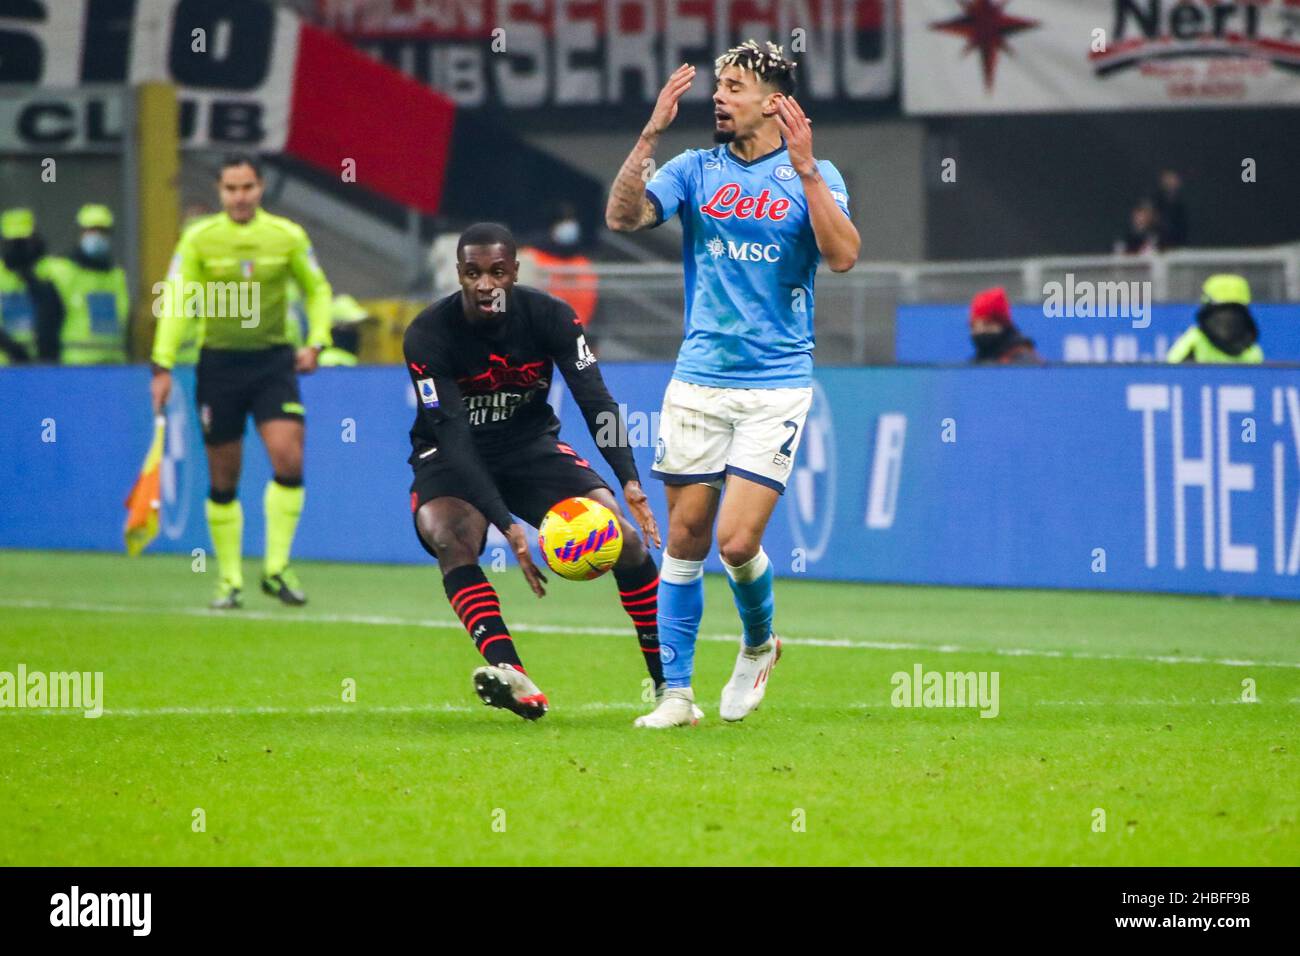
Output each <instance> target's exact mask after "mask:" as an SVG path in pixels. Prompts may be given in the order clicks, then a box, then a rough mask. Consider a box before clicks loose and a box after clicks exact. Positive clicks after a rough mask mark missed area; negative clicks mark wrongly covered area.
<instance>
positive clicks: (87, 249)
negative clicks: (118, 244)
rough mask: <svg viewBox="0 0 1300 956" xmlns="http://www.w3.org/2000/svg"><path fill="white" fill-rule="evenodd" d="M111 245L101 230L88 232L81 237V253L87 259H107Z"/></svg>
mask: <svg viewBox="0 0 1300 956" xmlns="http://www.w3.org/2000/svg"><path fill="white" fill-rule="evenodd" d="M112 245H113V244H112V243H111V242H110V241H109V238H108V236H106V235H104V234H103V233H102V232H88V233H86V234H84V235H83V236H82V237H81V243H80V248H81V254H82V255H83V256H85V257H86V258H87V259H107V258H108V253H109V250H110V249H111V248H112Z"/></svg>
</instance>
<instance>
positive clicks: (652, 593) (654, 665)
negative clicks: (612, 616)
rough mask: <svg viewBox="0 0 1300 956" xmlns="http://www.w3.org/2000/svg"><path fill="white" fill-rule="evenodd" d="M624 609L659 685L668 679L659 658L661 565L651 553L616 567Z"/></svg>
mask: <svg viewBox="0 0 1300 956" xmlns="http://www.w3.org/2000/svg"><path fill="white" fill-rule="evenodd" d="M614 580H615V581H617V582H618V596H619V599H620V600H621V601H622V602H623V610H625V611H627V616H628V617H630V618H631V619H632V624H633V625H634V626H635V627H636V639H637V642H638V643H639V644H640V645H641V653H642V654H643V655H644V656H645V667H646V670H648V671H649V672H650V678H651V680H653V681H654V682H655V687H658V686H659V685H660V684H662V683H663V682H664V665H663V661H661V660H660V659H659V569H658V568H656V567H655V559H654V558H652V557H651V556H650V555H649V553H647V554H646V556H645V560H644V561H642V562H641V563H640V564H638V565H637V566H636V567H634V568H628V569H627V570H625V571H620V570H619V569H618V568H615V569H614Z"/></svg>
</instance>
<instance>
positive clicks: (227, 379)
mask: <svg viewBox="0 0 1300 956" xmlns="http://www.w3.org/2000/svg"><path fill="white" fill-rule="evenodd" d="M195 373H196V384H195V392H196V395H195V398H196V399H197V401H198V405H199V421H200V422H201V423H202V425H203V441H204V444H207V445H222V444H225V443H226V442H232V441H238V440H239V439H240V438H243V437H244V427H245V425H246V423H247V421H248V416H249V415H250V414H251V415H252V416H253V421H254V422H255V423H256V424H258V425H260V424H262V422H265V421H270V420H271V419H275V418H288V419H292V420H294V421H302V420H303V407H302V396H301V395H300V394H299V392H298V374H297V372H295V371H294V349H293V346H291V345H277V346H275V347H273V348H269V349H256V350H249V351H241V350H235V349H206V348H205V349H202V350H200V352H199V364H198V367H197V369H196V370H195Z"/></svg>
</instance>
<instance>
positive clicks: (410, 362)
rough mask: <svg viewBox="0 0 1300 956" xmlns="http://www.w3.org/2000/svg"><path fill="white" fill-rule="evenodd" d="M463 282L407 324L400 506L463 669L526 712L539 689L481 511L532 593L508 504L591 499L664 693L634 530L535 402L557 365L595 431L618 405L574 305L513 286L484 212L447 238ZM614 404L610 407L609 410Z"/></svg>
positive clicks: (644, 564)
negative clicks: (614, 524)
mask: <svg viewBox="0 0 1300 956" xmlns="http://www.w3.org/2000/svg"><path fill="white" fill-rule="evenodd" d="M456 258H457V262H456V271H457V274H458V275H459V277H460V286H461V291H460V292H458V293H455V294H453V295H450V296H447V297H446V298H445V299H441V300H440V301H438V302H435V303H433V305H431V306H429V307H428V308H427V309H425V310H424V311H423V312H421V313H420V314H419V315H418V316H416V318H415V320H414V321H413V322H412V323H411V325H410V327H409V328H408V329H407V330H406V337H405V341H404V344H403V348H404V352H405V356H406V366H407V371H409V372H410V374H411V382H412V384H413V385H414V387H415V393H416V402H417V405H416V408H417V411H416V418H415V424H414V425H413V426H412V427H411V457H410V459H409V461H410V463H411V467H412V468H413V469H414V472H415V478H414V481H413V482H412V484H411V510H412V512H413V517H414V521H415V529H416V533H417V534H418V535H419V538H420V543H421V544H423V545H424V547H425V550H427V551H428V552H429V553H430V554H432V555H433V556H434V557H435V558H437V559H438V563H439V565H440V566H441V568H442V580H443V586H444V587H445V589H446V592H447V598H448V599H449V600H450V601H451V606H452V608H453V609H454V610H455V611H456V614H457V616H458V617H459V618H460V620H461V622H462V623H463V624H464V625H465V629H466V630H467V631H468V632H469V634H470V637H471V638H473V640H474V644H475V646H476V647H477V648H478V650H479V652H480V653H481V654H482V655H483V657H484V658H485V659H486V660H487V666H486V667H480V668H478V669H477V670H475V671H474V688H475V691H476V692H477V693H478V695H479V697H481V698H482V699H483V701H484V703H487V704H491V705H492V706H493V707H504V708H505V709H507V710H510V711H513V712H514V713H516V714H518V715H519V716H520V717H523V718H525V719H528V720H536V719H537V718H539V717H541V716H542V715H544V714H545V713H546V709H547V701H546V696H545V695H544V694H543V693H542V692H541V691H540V690H539V689H538V687H537V685H536V684H534V683H533V681H532V679H531V678H530V677H529V676H528V675H527V674H526V673H525V671H524V667H523V664H522V663H521V662H520V660H519V654H518V652H517V651H516V649H515V645H514V642H513V641H512V640H511V638H510V630H509V629H508V628H507V627H506V623H505V620H504V619H503V618H502V615H501V605H500V602H499V600H498V598H497V593H496V590H495V589H494V588H493V587H492V585H491V584H490V583H489V582H488V579H487V577H486V576H485V575H484V573H483V570H482V569H481V568H480V567H479V564H478V559H479V555H480V554H481V553H482V551H483V547H484V545H485V544H486V542H487V529H488V523H489V522H490V523H492V524H494V525H496V527H498V528H500V529H501V531H502V533H504V534H505V536H506V539H507V540H508V541H509V543H510V547H511V549H512V550H513V551H514V553H515V556H516V557H517V558H518V560H519V566H520V568H521V570H522V571H523V573H524V576H525V577H526V578H527V579H528V584H529V586H530V587H531V588H532V589H533V591H534V592H535V593H536V594H537V596H538V597H542V596H543V595H544V594H545V593H546V591H545V589H544V587H543V584H544V583H545V581H546V579H545V578H544V577H543V576H542V574H541V573H540V572H539V571H538V569H537V567H536V566H535V565H534V564H533V561H532V558H531V557H530V556H529V553H528V540H527V538H526V536H525V532H524V528H523V526H522V525H520V524H518V523H517V522H515V521H514V520H513V519H512V518H511V514H512V513H513V514H516V515H518V516H519V517H520V518H522V519H523V520H524V521H527V522H528V523H529V524H531V525H533V526H534V527H535V526H536V525H538V524H539V523H540V522H541V520H542V518H543V517H544V516H545V514H546V512H547V511H548V510H550V508H551V507H552V506H553V505H554V504H556V503H557V502H559V501H562V500H563V499H565V498H571V497H574V496H579V495H580V496H585V497H588V498H594V499H595V500H596V501H599V502H600V503H601V504H603V505H604V506H605V507H607V508H609V509H610V510H611V511H613V512H614V514H615V515H616V516H617V517H618V522H619V526H620V528H621V530H622V533H623V551H622V554H621V555H620V557H619V559H618V563H617V564H615V565H614V580H615V581H616V582H617V583H618V590H619V595H620V596H621V598H622V602H623V607H624V609H625V610H626V611H627V613H628V616H629V617H631V618H632V623H633V625H634V626H635V628H636V635H637V638H638V641H639V642H640V645H641V651H642V653H643V654H644V656H645V663H646V668H647V670H649V672H650V676H651V678H652V679H653V680H654V683H655V687H656V690H657V691H658V692H659V693H662V692H663V669H662V667H661V665H660V662H659V636H658V627H657V624H656V616H657V613H658V587H659V573H658V571H657V569H656V568H655V563H654V559H653V558H652V557H651V556H650V552H649V550H648V549H647V548H646V546H645V544H644V543H643V541H642V539H641V536H640V535H639V534H638V533H637V532H636V530H635V529H634V528H633V527H632V525H631V524H630V523H629V522H628V521H627V519H625V518H624V517H623V514H622V512H621V511H620V510H619V506H618V502H617V501H616V500H615V499H614V495H613V493H612V492H611V491H610V489H609V486H608V485H607V484H606V483H605V481H604V479H602V478H601V477H600V475H598V474H597V473H596V472H595V471H594V470H592V468H591V466H590V464H589V463H588V462H587V461H586V460H584V459H582V458H580V457H578V455H577V453H576V452H574V450H573V449H572V448H570V447H569V446H568V445H566V444H565V443H564V442H562V441H560V439H559V432H560V422H559V420H558V419H557V418H556V417H555V412H554V411H553V410H552V409H551V406H550V405H549V404H548V403H547V401H546V395H547V391H548V390H549V388H550V384H551V378H552V375H553V374H554V370H555V368H556V367H557V366H558V367H559V370H560V373H561V374H562V375H563V376H564V380H565V382H567V383H568V386H569V390H570V391H571V392H572V393H573V397H574V399H575V400H576V401H577V403H578V405H579V407H581V409H582V414H583V417H584V418H585V419H586V420H587V427H588V428H590V429H591V433H592V435H593V436H596V435H597V433H598V431H601V426H602V424H608V423H610V422H614V421H618V419H617V416H619V414H620V411H619V408H618V406H617V405H616V404H615V402H614V400H613V399H612V398H611V397H610V394H609V391H608V390H607V389H606V388H605V383H604V380H603V379H602V378H601V375H600V370H599V369H598V368H597V366H596V357H595V356H594V355H593V354H592V353H591V350H590V349H589V348H588V347H587V342H586V339H585V338H584V337H583V334H582V328H581V326H579V324H578V320H577V318H576V317H575V316H574V313H573V310H572V309H571V308H570V307H569V306H568V305H567V304H565V303H564V302H563V301H561V300H560V299H556V298H553V297H552V296H549V295H546V294H545V293H543V292H539V291H538V290H536V289H531V288H528V287H527V286H516V285H515V280H516V278H517V275H518V271H519V263H518V262H517V261H516V247H515V240H514V237H513V236H512V235H511V234H510V231H509V230H508V229H507V228H506V227H504V226H501V225H497V224H495V223H479V224H477V225H474V226H471V227H470V228H469V229H467V230H466V231H465V232H464V233H463V234H462V235H461V237H460V241H459V242H458V243H457V248H456ZM610 416H614V417H610ZM611 432H613V433H615V434H616V435H618V436H625V435H626V434H627V431H626V429H625V428H623V427H622V423H621V422H619V427H618V428H617V429H611V428H608V427H605V428H604V429H603V432H602V434H601V437H598V438H597V441H598V443H599V444H600V445H601V453H602V454H603V455H604V456H605V460H606V462H608V463H609V466H610V468H611V469H613V471H614V474H615V475H616V476H617V477H618V480H619V482H620V483H621V484H622V486H623V497H624V499H625V500H626V501H627V505H628V508H629V509H630V510H631V512H632V515H633V517H635V518H636V521H637V523H638V524H639V525H640V526H641V529H642V530H643V531H644V532H645V536H646V538H647V539H649V540H653V541H654V543H655V545H656V546H658V545H659V543H660V542H659V529H658V528H657V527H656V525H655V519H654V514H653V513H652V512H651V510H650V505H649V503H648V502H647V501H646V496H645V492H644V491H642V490H641V482H640V479H639V477H638V475H637V468H636V463H635V461H634V460H633V458H632V452H631V450H630V449H629V448H628V447H627V446H626V444H610V443H609V442H608V441H607V440H602V438H606V437H607V436H608V435H609V433H611Z"/></svg>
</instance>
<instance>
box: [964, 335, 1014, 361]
mask: <svg viewBox="0 0 1300 956" xmlns="http://www.w3.org/2000/svg"><path fill="white" fill-rule="evenodd" d="M1010 338H1011V329H1009V328H1006V329H1003V330H1002V331H1001V332H979V333H977V334H975V335H972V336H971V337H970V340H971V342H973V343H974V344H975V354H976V355H978V356H979V357H980V358H992V357H993V356H995V355H997V354H998V353H1000V352H1001V351H1002V350H1003V348H1005V347H1006V343H1007V341H1008V340H1009V339H1010Z"/></svg>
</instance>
